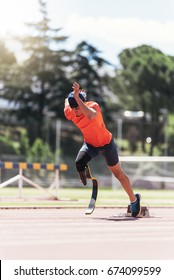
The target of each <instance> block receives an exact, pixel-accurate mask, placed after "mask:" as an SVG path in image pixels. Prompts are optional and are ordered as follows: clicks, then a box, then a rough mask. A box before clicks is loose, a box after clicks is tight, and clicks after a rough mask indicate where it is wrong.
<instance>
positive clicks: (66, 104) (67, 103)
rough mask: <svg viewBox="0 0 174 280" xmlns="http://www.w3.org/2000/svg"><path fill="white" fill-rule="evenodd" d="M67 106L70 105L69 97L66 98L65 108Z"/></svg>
mask: <svg viewBox="0 0 174 280" xmlns="http://www.w3.org/2000/svg"><path fill="white" fill-rule="evenodd" d="M67 106H69V102H68V98H66V99H65V104H64V108H66V107H67Z"/></svg>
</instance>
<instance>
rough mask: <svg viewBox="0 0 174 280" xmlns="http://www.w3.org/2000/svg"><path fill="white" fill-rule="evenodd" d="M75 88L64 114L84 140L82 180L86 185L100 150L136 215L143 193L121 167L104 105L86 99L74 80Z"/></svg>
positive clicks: (79, 156)
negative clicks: (137, 191) (87, 171)
mask: <svg viewBox="0 0 174 280" xmlns="http://www.w3.org/2000/svg"><path fill="white" fill-rule="evenodd" d="M72 88H73V92H71V93H70V94H69V95H68V98H66V99H65V108H64V114H65V116H66V118H67V119H68V120H70V121H72V122H73V123H74V124H75V125H76V126H77V127H78V128H79V129H80V131H81V133H82V134H83V137H84V143H83V145H82V147H81V149H80V151H79V152H78V154H77V157H76V160H75V163H76V168H77V171H78V173H79V176H80V178H81V180H82V183H83V184H84V185H86V175H85V169H86V167H87V164H88V162H89V161H90V160H91V159H93V158H94V157H96V156H97V155H99V154H102V155H103V157H104V158H105V160H106V163H107V166H108V168H109V170H110V171H111V172H112V173H113V175H114V176H115V177H116V178H117V179H118V180H119V181H120V183H121V185H122V186H123V188H124V190H125V191H126V193H127V195H128V197H129V200H130V209H131V214H132V216H133V217H136V216H137V215H138V214H139V212H140V195H139V194H134V192H133V189H132V187H131V184H130V181H129V178H128V176H127V175H126V174H125V173H124V171H123V170H122V169H121V166H120V163H119V158H118V153H117V149H116V145H115V143H114V140H113V136H112V134H111V132H110V131H108V130H107V128H106V126H105V123H104V121H103V117H102V112H101V109H100V106H99V105H98V104H97V103H96V102H94V101H88V102H87V101H86V93H85V91H83V90H80V86H79V84H78V83H77V82H74V83H73V87H72Z"/></svg>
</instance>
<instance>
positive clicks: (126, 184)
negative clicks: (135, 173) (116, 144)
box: [108, 163, 136, 202]
mask: <svg viewBox="0 0 174 280" xmlns="http://www.w3.org/2000/svg"><path fill="white" fill-rule="evenodd" d="M108 168H109V169H110V170H111V172H112V173H113V175H114V176H115V177H116V178H117V179H118V180H119V181H120V183H121V185H122V187H123V188H124V189H125V191H126V193H127V194H128V196H129V199H130V201H131V202H134V201H135V200H136V197H135V195H134V192H133V189H132V186H131V184H130V181H129V178H128V176H127V175H126V174H125V173H124V171H123V170H122V169H121V167H120V164H119V163H117V164H116V165H114V166H108Z"/></svg>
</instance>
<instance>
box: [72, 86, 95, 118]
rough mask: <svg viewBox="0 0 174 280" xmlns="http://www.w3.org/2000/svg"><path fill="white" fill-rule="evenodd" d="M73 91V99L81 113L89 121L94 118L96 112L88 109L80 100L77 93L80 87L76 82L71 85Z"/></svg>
mask: <svg viewBox="0 0 174 280" xmlns="http://www.w3.org/2000/svg"><path fill="white" fill-rule="evenodd" d="M73 90H74V98H75V100H76V102H77V104H78V105H79V107H80V109H81V111H82V113H83V114H84V115H85V116H86V117H87V118H88V119H90V120H92V119H93V118H95V117H96V115H97V111H96V110H94V109H93V108H88V107H87V106H86V105H85V103H84V102H83V101H82V100H81V99H80V97H79V92H80V87H79V84H78V83H77V82H74V83H73Z"/></svg>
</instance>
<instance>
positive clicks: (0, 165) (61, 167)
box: [0, 162, 68, 199]
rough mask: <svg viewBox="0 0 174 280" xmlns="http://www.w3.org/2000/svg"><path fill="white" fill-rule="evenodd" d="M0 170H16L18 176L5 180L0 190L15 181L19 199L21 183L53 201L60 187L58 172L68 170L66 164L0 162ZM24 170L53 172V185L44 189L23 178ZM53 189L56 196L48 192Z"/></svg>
mask: <svg viewBox="0 0 174 280" xmlns="http://www.w3.org/2000/svg"><path fill="white" fill-rule="evenodd" d="M0 169H1V170H3V169H18V170H19V174H18V175H16V176H14V177H12V178H10V179H9V180H6V181H5V182H3V183H0V188H3V187H6V186H8V185H10V184H12V183H14V182H15V181H18V188H19V197H22V188H23V182H26V183H28V184H29V185H31V186H33V187H35V188H37V189H39V190H41V191H43V192H44V193H45V194H46V195H49V196H50V195H51V197H53V198H54V199H57V198H58V189H59V187H60V178H59V172H60V171H66V170H67V169H68V166H67V165H66V164H53V163H37V162H35V163H27V162H0ZM25 169H32V170H41V169H45V170H50V171H54V172H55V178H54V181H53V183H52V184H51V185H50V186H49V188H48V189H45V188H43V187H41V186H40V185H39V184H37V183H35V182H33V181H32V180H30V179H29V178H27V177H25V176H24V175H23V170H25ZM53 187H55V189H56V194H52V193H51V192H50V189H51V188H53Z"/></svg>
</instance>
